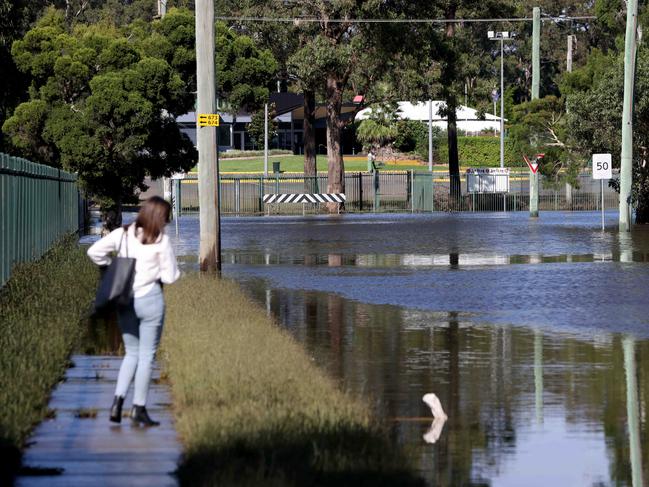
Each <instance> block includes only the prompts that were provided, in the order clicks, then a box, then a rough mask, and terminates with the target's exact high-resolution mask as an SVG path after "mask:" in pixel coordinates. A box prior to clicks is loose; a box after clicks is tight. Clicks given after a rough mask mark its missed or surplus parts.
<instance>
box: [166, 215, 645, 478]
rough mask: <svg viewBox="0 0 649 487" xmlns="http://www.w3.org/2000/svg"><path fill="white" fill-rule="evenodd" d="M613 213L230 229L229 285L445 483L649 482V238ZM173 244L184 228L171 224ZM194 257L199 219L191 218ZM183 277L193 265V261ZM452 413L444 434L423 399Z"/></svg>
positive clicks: (187, 233)
mask: <svg viewBox="0 0 649 487" xmlns="http://www.w3.org/2000/svg"><path fill="white" fill-rule="evenodd" d="M599 223H600V222H599V214H598V213H544V214H542V216H541V218H540V219H539V220H538V221H532V220H530V219H529V218H528V217H527V215H526V214H519V213H516V214H511V213H510V214H481V215H472V214H443V215H412V216H411V215H376V216H374V215H369V216H368V215H362V216H357V215H346V216H342V217H333V218H329V217H313V218H306V219H302V218H286V217H278V218H241V219H235V218H232V219H226V220H224V225H223V248H224V273H225V275H227V276H229V277H231V278H234V279H236V280H238V281H240V282H241V283H242V285H243V286H244V288H245V289H246V290H247V291H248V292H249V293H250V295H251V296H253V297H254V299H255V300H257V301H258V302H259V303H260V305H261V306H262V307H264V308H265V309H266V310H267V312H268V314H269V315H272V316H274V317H275V318H276V319H277V320H278V321H279V322H280V323H282V324H283V325H284V326H285V327H286V328H287V329H289V330H290V331H291V333H292V334H293V335H294V336H295V338H296V339H298V340H299V341H300V342H301V343H303V344H304V346H305V347H306V349H307V351H308V352H309V353H310V354H311V355H312V356H313V357H314V359H315V361H316V363H318V365H320V366H321V367H323V368H324V369H326V370H327V371H328V372H329V373H330V374H331V376H332V377H333V378H334V379H336V380H337V381H339V383H340V385H341V387H342V388H344V389H346V390H348V391H350V392H352V393H353V394H357V395H360V396H362V397H363V398H364V400H366V401H369V402H370V403H371V404H372V406H373V408H374V409H375V411H376V412H377V414H378V415H379V416H380V417H381V418H382V419H384V420H385V421H386V423H387V424H389V425H391V434H392V435H393V438H394V440H395V441H398V442H399V443H400V444H402V445H403V446H404V448H405V449H407V451H408V452H409V454H410V455H412V457H413V459H414V460H415V463H416V465H417V467H418V469H419V470H420V471H421V473H422V475H423V476H424V477H425V478H426V479H427V480H428V481H429V483H430V485H440V486H445V485H449V486H450V485H492V486H519V485H526V486H531V485H539V486H540V485H543V486H547V485H566V486H579V485H584V486H592V485H597V486H600V485H602V486H604V485H629V486H631V485H633V486H635V487H639V486H641V485H645V483H646V482H647V481H648V479H649V472H646V471H645V470H646V469H647V466H648V465H649V461H648V460H647V453H648V450H649V447H645V448H642V445H645V444H646V443H647V442H646V439H647V434H648V433H649V430H648V428H647V418H646V409H647V399H649V388H648V387H647V385H648V381H649V360H647V359H646V358H645V357H649V355H648V354H649V301H648V300H647V294H648V293H649V264H648V263H647V262H648V261H649V232H647V231H645V230H644V229H641V230H640V231H638V232H635V233H633V234H632V235H622V236H620V235H619V234H618V233H617V231H614V229H615V227H616V223H617V222H616V214H614V213H611V214H608V215H607V225H608V226H609V227H610V228H611V230H609V231H606V232H602V231H601V230H600V229H599ZM169 231H170V233H173V224H172V225H171V226H170V228H169ZM175 240H176V246H177V253H178V254H179V255H188V256H189V255H196V253H197V248H198V220H197V219H195V218H191V217H186V218H183V219H182V220H181V222H180V235H179V237H178V238H177V239H175ZM183 260H184V261H185V264H184V265H185V266H186V267H194V266H195V264H194V262H195V259H193V258H191V257H190V258H185V259H183ZM428 392H434V393H435V394H436V395H437V396H438V397H439V398H440V400H441V403H442V405H443V407H444V409H445V411H446V413H447V415H448V420H447V421H446V423H445V424H442V425H441V427H440V425H439V424H437V425H435V427H434V428H431V426H433V425H432V424H431V423H432V417H431V413H430V410H429V409H428V408H427V406H426V405H425V404H424V403H423V402H422V401H421V398H422V396H423V395H424V394H425V393H428Z"/></svg>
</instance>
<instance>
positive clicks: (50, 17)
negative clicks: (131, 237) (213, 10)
mask: <svg viewBox="0 0 649 487" xmlns="http://www.w3.org/2000/svg"><path fill="white" fill-rule="evenodd" d="M188 31H193V15H192V14H191V13H190V12H188V11H181V10H175V11H171V12H169V14H168V15H167V16H166V17H165V18H164V19H162V20H159V21H156V22H153V23H145V22H142V21H136V22H134V23H133V24H130V25H128V26H127V27H125V28H123V29H120V28H117V27H115V26H112V25H110V24H104V23H100V24H95V25H77V26H75V27H73V28H71V29H69V28H68V27H67V25H66V22H65V15H64V13H63V12H62V11H60V10H55V9H50V10H48V11H47V12H46V14H45V15H44V16H43V18H42V19H41V20H40V21H39V22H38V23H37V25H36V26H35V27H34V28H33V29H32V30H30V31H29V32H28V33H27V34H26V35H25V36H24V38H23V39H21V40H18V41H16V42H14V45H13V48H12V55H13V57H14V60H15V62H16V65H17V66H18V68H19V69H20V70H21V71H22V72H24V73H27V74H28V75H29V76H30V78H31V80H32V83H31V86H30V89H29V93H30V99H29V101H27V102H24V103H22V104H20V105H19V106H18V107H17V108H16V110H15V112H14V114H13V116H11V117H10V118H9V119H8V120H7V121H6V122H5V123H4V126H3V131H4V132H5V133H6V134H8V135H9V136H10V137H11V140H12V142H13V144H14V145H15V146H16V147H18V148H19V149H21V150H22V151H23V153H24V154H26V155H28V156H30V157H32V158H33V159H35V160H38V161H42V162H46V163H48V164H50V165H53V166H58V167H63V168H65V169H67V170H70V171H74V172H77V173H78V175H79V181H80V183H81V185H82V187H83V188H84V189H85V190H86V191H87V192H88V194H89V195H91V196H92V197H93V198H94V199H96V200H97V201H99V202H100V203H101V204H102V206H103V207H104V209H112V210H114V213H113V217H112V220H111V221H110V222H109V225H113V226H114V225H117V224H119V223H120V221H121V205H122V203H123V202H125V201H129V200H130V199H131V198H132V197H133V195H134V193H135V190H137V189H144V185H143V180H144V177H145V176H147V175H148V176H151V177H152V178H158V177H161V176H169V175H171V174H172V173H173V172H176V171H181V170H188V169H190V168H191V167H193V166H194V165H195V163H196V159H197V154H196V150H195V149H194V147H193V145H192V143H191V141H190V140H189V139H188V138H187V137H186V136H184V135H183V134H181V132H180V130H179V129H178V126H177V125H176V121H175V116H177V115H180V114H182V113H185V112H186V111H188V109H189V108H191V106H192V103H193V95H192V94H191V86H190V85H189V84H188V82H189V83H190V82H191V77H185V78H184V79H183V77H182V76H181V73H182V71H183V69H185V68H189V66H190V65H191V64H192V63H193V60H192V59H191V56H190V55H189V52H190V51H188V50H187V46H186V45H185V44H184V43H183V41H184V40H187V39H186V35H185V34H186V33H187V32H188ZM192 52H193V51H192Z"/></svg>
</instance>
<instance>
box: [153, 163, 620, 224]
mask: <svg viewBox="0 0 649 487" xmlns="http://www.w3.org/2000/svg"><path fill="white" fill-rule="evenodd" d="M508 177H509V191H508V192H507V193H480V192H469V191H468V189H469V187H468V185H467V181H466V174H462V175H461V176H459V177H457V176H454V177H451V176H450V175H449V174H448V173H441V172H434V173H431V172H415V171H379V172H375V173H368V172H353V173H352V172H347V173H346V174H345V187H344V193H345V195H346V201H345V204H344V205H345V211H347V212H431V211H469V212H479V211H529V198H530V197H529V171H522V172H513V171H512V172H511V173H510V174H509V176H508ZM197 182H198V177H197V176H196V175H189V176H186V177H185V178H184V179H183V180H182V181H178V183H177V185H176V195H177V197H179V205H178V206H179V208H180V209H181V212H184V213H192V212H197V211H198V184H196V183H197ZM148 184H150V186H151V188H150V190H149V191H147V193H146V196H151V195H153V194H160V195H161V194H162V187H161V183H159V182H158V181H152V182H148ZM540 185H541V190H540V195H539V209H540V210H541V211H554V210H564V211H566V210H567V211H579V210H589V211H593V210H599V209H600V206H601V193H600V191H601V189H600V186H599V183H598V182H597V181H595V182H593V179H592V177H591V174H590V173H584V174H581V175H579V176H578V177H577V180H576V184H575V185H574V186H567V185H565V184H559V183H556V182H553V181H551V180H549V179H547V178H543V177H541V183H540ZM220 188H221V192H220V199H221V212H222V214H224V215H261V214H264V195H266V194H277V195H279V194H300V193H321V192H322V193H324V192H325V191H322V190H326V189H327V174H326V173H321V174H318V176H314V177H304V176H303V175H302V174H297V173H296V174H290V173H282V174H276V175H272V176H268V177H264V176H261V175H249V174H241V175H233V174H227V175H222V176H221V185H220ZM451 189H453V193H451ZM604 208H605V209H616V208H618V194H617V193H616V192H615V191H614V190H613V189H612V188H610V187H608V186H606V187H605V188H604ZM278 211H279V212H281V213H282V214H287V215H288V214H301V213H303V211H304V209H303V208H302V207H300V206H298V205H283V206H282V207H281V208H280V209H278ZM323 211H325V210H324V208H323V206H322V205H311V207H310V208H307V212H310V213H320V212H323Z"/></svg>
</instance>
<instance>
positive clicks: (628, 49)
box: [619, 0, 638, 232]
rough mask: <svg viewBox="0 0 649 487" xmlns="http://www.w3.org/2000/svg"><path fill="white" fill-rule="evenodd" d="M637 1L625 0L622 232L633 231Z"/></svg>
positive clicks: (621, 185)
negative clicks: (632, 185) (632, 197)
mask: <svg viewBox="0 0 649 487" xmlns="http://www.w3.org/2000/svg"><path fill="white" fill-rule="evenodd" d="M637 26H638V0H627V2H626V38H625V41H624V106H623V109H622V154H621V158H620V217H619V218H620V219H619V225H620V231H621V232H630V231H631V211H632V207H631V184H632V182H633V174H632V165H633V90H634V81H635V57H636V46H637Z"/></svg>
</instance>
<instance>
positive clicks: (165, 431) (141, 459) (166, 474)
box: [16, 355, 181, 487]
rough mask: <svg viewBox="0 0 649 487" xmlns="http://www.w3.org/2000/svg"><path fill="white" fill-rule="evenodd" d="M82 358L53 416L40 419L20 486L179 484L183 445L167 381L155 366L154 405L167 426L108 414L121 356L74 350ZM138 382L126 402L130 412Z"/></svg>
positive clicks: (61, 388) (57, 397) (59, 390)
mask: <svg viewBox="0 0 649 487" xmlns="http://www.w3.org/2000/svg"><path fill="white" fill-rule="evenodd" d="M72 361H73V362H74V364H75V366H74V367H72V368H70V369H68V371H67V373H66V380H65V381H63V382H61V383H60V384H59V385H58V386H57V387H56V389H55V390H54V392H53V394H52V397H51V399H50V403H49V407H50V409H52V410H53V413H54V417H53V418H52V419H46V420H45V421H43V423H41V424H40V425H39V426H38V427H37V428H36V430H35V431H34V433H33V434H32V437H31V438H30V440H29V443H28V445H29V446H28V448H27V450H26V451H25V455H24V458H23V467H24V468H23V472H22V473H21V475H20V476H19V477H18V478H17V479H16V485H17V486H21V487H40V486H48V487H58V486H92V487H97V486H100V485H101V486H113V485H114V486H119V487H124V486H134V487H137V486H144V485H146V486H151V485H155V486H175V485H177V484H178V483H177V481H176V478H175V476H174V475H173V472H174V471H175V470H176V466H177V464H178V461H179V458H180V454H181V446H180V442H179V441H178V438H177V435H176V431H175V429H174V424H173V417H172V413H171V410H170V406H171V397H170V393H169V387H168V386H167V385H166V384H157V382H158V381H157V380H156V379H157V378H159V376H160V373H159V370H158V369H157V368H156V370H155V372H154V381H153V383H152V384H151V389H150V392H149V398H148V404H147V410H148V411H149V413H150V415H151V417H152V418H153V419H156V420H158V421H160V422H161V425H160V426H157V427H153V428H142V427H135V426H132V425H131V421H130V419H129V418H128V417H124V418H122V423H121V424H115V423H111V422H110V421H108V415H109V409H110V406H111V404H112V400H113V393H114V389H115V381H116V378H117V373H118V370H119V366H120V363H121V357H112V356H82V355H75V356H73V357H72ZM132 389H133V387H132V386H131V390H130V391H129V396H128V397H127V398H126V403H125V404H124V411H125V412H126V413H128V411H129V410H130V406H131V397H132V394H133V391H132Z"/></svg>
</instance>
